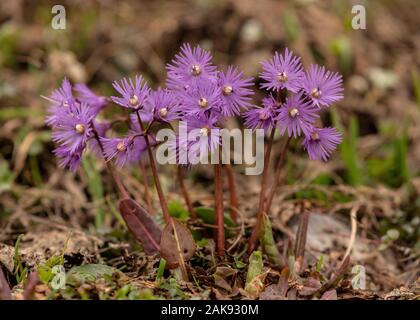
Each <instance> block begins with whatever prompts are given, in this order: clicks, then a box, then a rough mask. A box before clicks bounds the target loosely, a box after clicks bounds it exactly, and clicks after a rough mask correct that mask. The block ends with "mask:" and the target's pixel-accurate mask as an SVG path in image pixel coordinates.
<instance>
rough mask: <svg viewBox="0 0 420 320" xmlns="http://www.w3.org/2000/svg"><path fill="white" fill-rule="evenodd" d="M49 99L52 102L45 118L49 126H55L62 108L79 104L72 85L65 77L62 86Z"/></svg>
mask: <svg viewBox="0 0 420 320" xmlns="http://www.w3.org/2000/svg"><path fill="white" fill-rule="evenodd" d="M46 99H48V100H49V101H50V102H52V104H51V106H50V107H49V108H48V116H47V117H46V118H45V123H46V124H47V125H49V126H54V125H55V124H56V123H57V113H58V112H59V111H60V110H61V109H62V108H68V107H70V106H74V105H75V104H78V103H77V101H76V99H75V97H74V96H73V92H72V86H71V84H70V81H69V80H68V79H67V78H64V80H63V83H62V85H61V87H60V88H58V89H56V90H54V91H53V92H52V94H51V96H50V97H49V98H46Z"/></svg>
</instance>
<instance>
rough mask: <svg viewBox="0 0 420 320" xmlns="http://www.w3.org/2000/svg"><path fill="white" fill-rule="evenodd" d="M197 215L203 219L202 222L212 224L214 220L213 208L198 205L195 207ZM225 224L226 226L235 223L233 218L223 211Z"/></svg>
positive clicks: (232, 225)
mask: <svg viewBox="0 0 420 320" xmlns="http://www.w3.org/2000/svg"><path fill="white" fill-rule="evenodd" d="M196 213H197V216H198V217H199V218H200V219H201V220H203V222H204V223H207V224H214V223H215V222H214V221H215V214H214V209H213V208H208V207H198V208H196ZM224 222H225V225H226V226H228V227H234V226H235V225H236V224H235V222H233V220H232V219H231V218H230V217H229V214H227V213H225V217H224Z"/></svg>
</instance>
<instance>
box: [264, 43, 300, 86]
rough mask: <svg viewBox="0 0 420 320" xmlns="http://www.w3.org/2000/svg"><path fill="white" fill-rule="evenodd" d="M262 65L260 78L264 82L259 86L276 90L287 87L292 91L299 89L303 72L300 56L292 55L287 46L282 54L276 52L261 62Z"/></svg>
mask: <svg viewBox="0 0 420 320" xmlns="http://www.w3.org/2000/svg"><path fill="white" fill-rule="evenodd" d="M262 66H263V71H262V72H261V74H260V78H261V79H263V80H265V83H263V84H262V85H261V88H263V89H267V90H276V91H279V90H281V89H287V90H289V91H291V92H294V93H297V92H298V91H299V90H300V89H301V87H302V84H301V79H302V77H303V74H304V72H303V69H302V64H301V62H300V58H299V57H296V56H294V55H293V52H292V51H289V49H288V48H286V50H285V52H284V54H282V55H280V54H279V53H278V52H276V53H275V54H274V56H273V57H272V58H271V59H270V60H268V61H264V62H262Z"/></svg>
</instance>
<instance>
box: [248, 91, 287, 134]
mask: <svg viewBox="0 0 420 320" xmlns="http://www.w3.org/2000/svg"><path fill="white" fill-rule="evenodd" d="M279 110H280V104H279V103H278V102H277V101H276V99H275V98H274V97H273V96H272V95H270V96H269V97H267V98H264V99H263V101H262V107H260V108H258V107H255V108H252V109H250V110H248V111H246V112H245V113H244V119H245V126H246V127H247V128H250V129H253V130H255V129H264V131H266V132H267V131H268V130H269V129H271V128H272V127H273V126H275V123H276V117H277V115H278V113H279Z"/></svg>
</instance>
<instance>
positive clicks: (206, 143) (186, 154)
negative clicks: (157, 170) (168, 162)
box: [169, 115, 221, 165]
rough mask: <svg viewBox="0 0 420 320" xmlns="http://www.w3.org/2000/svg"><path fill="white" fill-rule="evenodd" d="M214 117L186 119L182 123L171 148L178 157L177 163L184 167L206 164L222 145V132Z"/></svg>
mask: <svg viewBox="0 0 420 320" xmlns="http://www.w3.org/2000/svg"><path fill="white" fill-rule="evenodd" d="M217 122H218V118H217V116H214V115H209V116H203V117H200V118H197V117H186V118H185V119H184V120H183V121H182V122H181V123H180V127H181V128H182V129H180V131H179V132H178V135H177V136H176V137H175V138H174V139H172V141H171V143H170V145H169V148H170V149H171V152H172V153H173V154H175V155H176V157H177V163H178V164H184V165H191V164H197V163H198V162H201V163H205V161H206V160H208V156H209V155H210V154H212V153H213V152H215V151H216V150H217V148H218V146H219V145H220V143H221V132H220V128H219V127H218V126H217Z"/></svg>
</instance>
